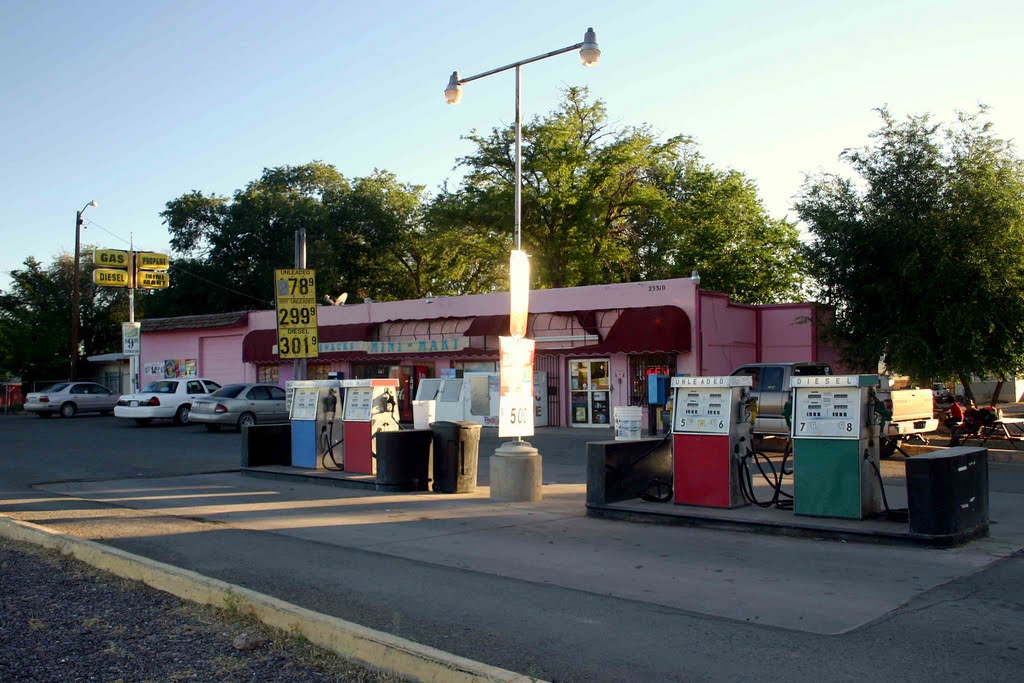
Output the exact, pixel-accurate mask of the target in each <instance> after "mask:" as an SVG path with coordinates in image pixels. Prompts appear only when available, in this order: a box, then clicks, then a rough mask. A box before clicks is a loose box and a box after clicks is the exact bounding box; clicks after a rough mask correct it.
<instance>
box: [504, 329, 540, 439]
mask: <svg viewBox="0 0 1024 683" xmlns="http://www.w3.org/2000/svg"><path fill="white" fill-rule="evenodd" d="M499 341H500V342H501V385H500V388H499V390H498V436H502V437H504V436H531V435H532V434H533V354H534V349H535V346H536V344H535V342H534V340H533V339H519V338H514V337H499Z"/></svg>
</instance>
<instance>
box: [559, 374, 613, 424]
mask: <svg viewBox="0 0 1024 683" xmlns="http://www.w3.org/2000/svg"><path fill="white" fill-rule="evenodd" d="M569 396H570V400H569V424H571V425H573V426H575V427H607V426H609V425H610V424H611V381H610V379H609V373H608V361H607V360H571V361H569Z"/></svg>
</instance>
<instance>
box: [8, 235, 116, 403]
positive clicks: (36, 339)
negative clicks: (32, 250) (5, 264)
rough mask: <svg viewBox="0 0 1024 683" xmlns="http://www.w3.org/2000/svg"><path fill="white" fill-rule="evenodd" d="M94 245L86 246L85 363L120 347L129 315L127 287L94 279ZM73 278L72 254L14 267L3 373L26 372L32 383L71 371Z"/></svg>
mask: <svg viewBox="0 0 1024 683" xmlns="http://www.w3.org/2000/svg"><path fill="white" fill-rule="evenodd" d="M91 251H92V248H91V247H85V248H83V250H82V264H81V271H80V277H81V279H80V287H81V309H80V312H81V324H80V335H79V338H80V345H79V353H78V357H79V362H80V363H81V360H82V359H83V358H84V357H85V356H90V355H94V354H99V353H108V352H113V351H119V350H120V345H121V322H122V321H126V320H128V302H127V294H126V292H124V291H123V290H119V289H113V288H109V287H97V286H96V285H94V284H93V283H92V271H93V269H94V266H93V265H92V264H91V263H90V262H89V261H90V260H91V259H90V256H89V254H90V253H91ZM73 282H74V258H73V257H72V256H69V255H66V254H64V255H60V256H58V257H56V258H55V259H54V260H53V262H52V263H51V264H50V265H49V266H46V267H44V266H43V265H42V264H41V263H40V262H39V261H37V260H36V259H34V258H32V257H29V258H27V259H25V261H24V266H23V267H22V268H20V269H17V270H14V271H12V272H11V286H10V288H9V289H8V290H7V291H4V292H0V374H6V373H10V374H14V375H20V376H21V377H22V378H23V379H24V380H25V382H26V383H27V386H29V387H31V386H32V384H31V382H34V381H38V380H50V379H54V380H55V379H61V378H66V377H67V376H68V358H69V352H70V348H71V291H72V289H73ZM81 370H86V369H85V368H81ZM80 374H81V372H80Z"/></svg>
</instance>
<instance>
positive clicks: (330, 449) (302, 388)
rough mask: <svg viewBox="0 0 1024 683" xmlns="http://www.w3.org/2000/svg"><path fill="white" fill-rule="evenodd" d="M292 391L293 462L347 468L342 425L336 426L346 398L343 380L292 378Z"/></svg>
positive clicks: (294, 464) (290, 384) (289, 413)
mask: <svg viewBox="0 0 1024 683" xmlns="http://www.w3.org/2000/svg"><path fill="white" fill-rule="evenodd" d="M288 392H289V394H290V397H291V402H290V404H289V411H288V415H289V418H290V419H291V424H292V466H294V467H308V468H310V469H319V468H327V469H343V462H342V461H341V449H340V448H338V446H339V443H340V441H339V440H340V438H341V429H340V427H341V425H340V424H339V425H338V428H337V429H335V422H336V421H339V420H340V418H341V405H342V402H343V400H344V390H343V389H342V388H341V382H340V381H339V380H336V379H319V380H295V381H291V382H288ZM335 435H336V436H337V439H335ZM328 458H330V460H331V463H330V464H328V462H327V459H328Z"/></svg>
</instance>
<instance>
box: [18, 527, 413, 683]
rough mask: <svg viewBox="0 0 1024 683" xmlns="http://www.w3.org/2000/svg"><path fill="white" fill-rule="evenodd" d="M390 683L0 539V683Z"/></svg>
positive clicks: (221, 613)
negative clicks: (224, 682) (187, 682)
mask: <svg viewBox="0 0 1024 683" xmlns="http://www.w3.org/2000/svg"><path fill="white" fill-rule="evenodd" d="M243 636H244V637H243ZM237 643H245V644H246V647H245V648H242V649H239V648H238V647H237ZM252 644H255V645H254V646H253V647H249V645H252ZM398 680H399V679H398V678H395V677H393V676H389V675H387V674H381V673H378V672H374V671H370V670H368V669H365V668H363V667H360V666H357V665H355V664H352V663H350V662H347V661H345V660H344V659H342V658H341V657H338V656H337V655H335V654H333V653H330V652H327V651H325V650H322V649H320V648H317V647H314V646H313V645H311V644H310V643H309V642H308V641H306V640H305V639H303V638H302V637H301V636H295V635H291V634H287V633H284V632H282V631H277V630H275V629H270V628H268V627H265V626H263V625H262V624H259V623H257V622H255V621H253V620H252V619H251V618H248V617H245V616H243V615H239V614H236V613H233V612H231V611H225V610H218V609H214V608H212V607H206V606H199V605H194V604H192V603H188V602H183V601H181V600H179V599H177V598H175V597H173V596H171V595H167V594H166V593H161V592H159V591H156V590H154V589H152V588H149V587H148V586H146V585H144V584H142V583H139V582H135V581H127V580H124V579H120V578H118V577H115V576H112V575H110V574H105V573H102V572H99V571H97V570H95V569H93V568H92V567H89V566H88V565H86V564H84V563H81V562H79V561H77V560H74V559H69V558H67V557H64V556H62V555H60V554H58V553H55V552H51V551H47V550H42V549H39V548H36V547H35V546H30V545H27V544H22V543H15V542H11V541H7V540H3V539H0V681H3V682H4V683H12V682H14V681H32V682H33V683H45V682H48V681H102V682H104V683H116V682H118V681H120V682H122V683H130V682H135V681H139V682H143V681H153V682H154V683H155V682H156V681H231V682H233V681H261V682H262V681H283V682H291V681H295V682H303V683H304V682H306V681H309V682H319V681H346V682H347V681H353V682H360V683H363V682H365V683H377V682H383V681H398Z"/></svg>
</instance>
